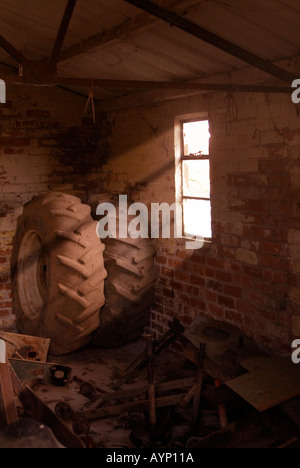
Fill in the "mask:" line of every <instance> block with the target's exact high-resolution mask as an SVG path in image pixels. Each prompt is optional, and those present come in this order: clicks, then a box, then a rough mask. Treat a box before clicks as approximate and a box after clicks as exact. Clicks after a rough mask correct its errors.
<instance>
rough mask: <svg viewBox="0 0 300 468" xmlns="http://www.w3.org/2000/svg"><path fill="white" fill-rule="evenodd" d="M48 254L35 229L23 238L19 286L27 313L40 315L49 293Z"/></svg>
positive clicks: (30, 315)
mask: <svg viewBox="0 0 300 468" xmlns="http://www.w3.org/2000/svg"><path fill="white" fill-rule="evenodd" d="M47 272H48V265H47V255H46V248H45V246H44V244H43V242H42V239H41V238H40V236H39V235H38V234H37V233H36V232H35V231H29V232H28V233H27V234H26V235H25V237H24V238H23V240H22V242H21V246H20V251H19V258H18V288H19V296H20V300H21V303H22V307H23V311H24V313H25V315H27V317H28V318H29V319H31V320H34V319H36V318H38V317H39V316H40V314H41V313H42V311H43V307H44V304H45V298H46V293H47Z"/></svg>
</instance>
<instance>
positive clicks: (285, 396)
mask: <svg viewBox="0 0 300 468" xmlns="http://www.w3.org/2000/svg"><path fill="white" fill-rule="evenodd" d="M241 365H242V366H243V367H244V368H248V369H250V370H251V371H250V372H249V373H247V374H245V375H242V376H240V377H238V378H236V379H233V380H230V381H228V382H226V385H227V386H228V387H229V388H231V390H233V391H234V392H236V393H237V394H238V395H240V396H241V397H242V398H243V399H244V400H246V401H247V402H248V403H250V404H251V405H252V406H254V408H256V409H257V410H258V411H261V412H262V411H265V410H267V409H269V408H272V407H274V406H277V405H279V404H280V403H283V402H285V401H287V400H290V399H291V398H294V397H296V396H298V395H300V367H299V366H296V365H295V364H293V363H292V361H291V359H290V358H257V359H251V360H247V361H244V362H242V363H241Z"/></svg>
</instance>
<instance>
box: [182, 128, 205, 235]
mask: <svg viewBox="0 0 300 468" xmlns="http://www.w3.org/2000/svg"><path fill="white" fill-rule="evenodd" d="M209 141H210V132H209V121H208V120H198V121H188V122H182V156H181V171H182V172H181V194H182V204H183V222H184V235H185V236H187V237H195V236H201V237H204V238H205V239H211V237H212V228H211V200H210V196H211V195H210V160H209Z"/></svg>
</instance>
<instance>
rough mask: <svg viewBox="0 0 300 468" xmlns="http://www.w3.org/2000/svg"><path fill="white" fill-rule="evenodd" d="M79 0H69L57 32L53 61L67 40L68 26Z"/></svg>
mask: <svg viewBox="0 0 300 468" xmlns="http://www.w3.org/2000/svg"><path fill="white" fill-rule="evenodd" d="M76 3H77V0H68V3H67V6H66V9H65V13H64V16H63V18H62V21H61V24H60V28H59V31H58V34H57V38H56V41H55V44H54V47H53V51H52V55H51V62H55V61H56V60H57V57H58V56H59V54H60V51H61V48H62V45H63V42H64V40H65V37H66V34H67V32H68V28H69V25H70V22H71V19H72V16H73V12H74V9H75V6H76Z"/></svg>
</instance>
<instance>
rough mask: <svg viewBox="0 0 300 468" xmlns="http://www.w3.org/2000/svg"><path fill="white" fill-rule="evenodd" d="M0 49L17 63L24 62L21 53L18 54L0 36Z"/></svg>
mask: <svg viewBox="0 0 300 468" xmlns="http://www.w3.org/2000/svg"><path fill="white" fill-rule="evenodd" d="M0 47H1V48H2V49H4V50H5V51H6V52H7V53H8V54H9V55H10V56H11V57H13V58H14V59H15V60H16V61H17V62H18V63H24V62H25V61H26V59H25V57H24V55H23V54H22V53H21V52H19V51H18V50H17V49H16V48H15V47H14V46H13V45H12V44H11V43H10V42H9V41H7V40H6V39H5V38H4V37H3V36H1V35H0Z"/></svg>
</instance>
